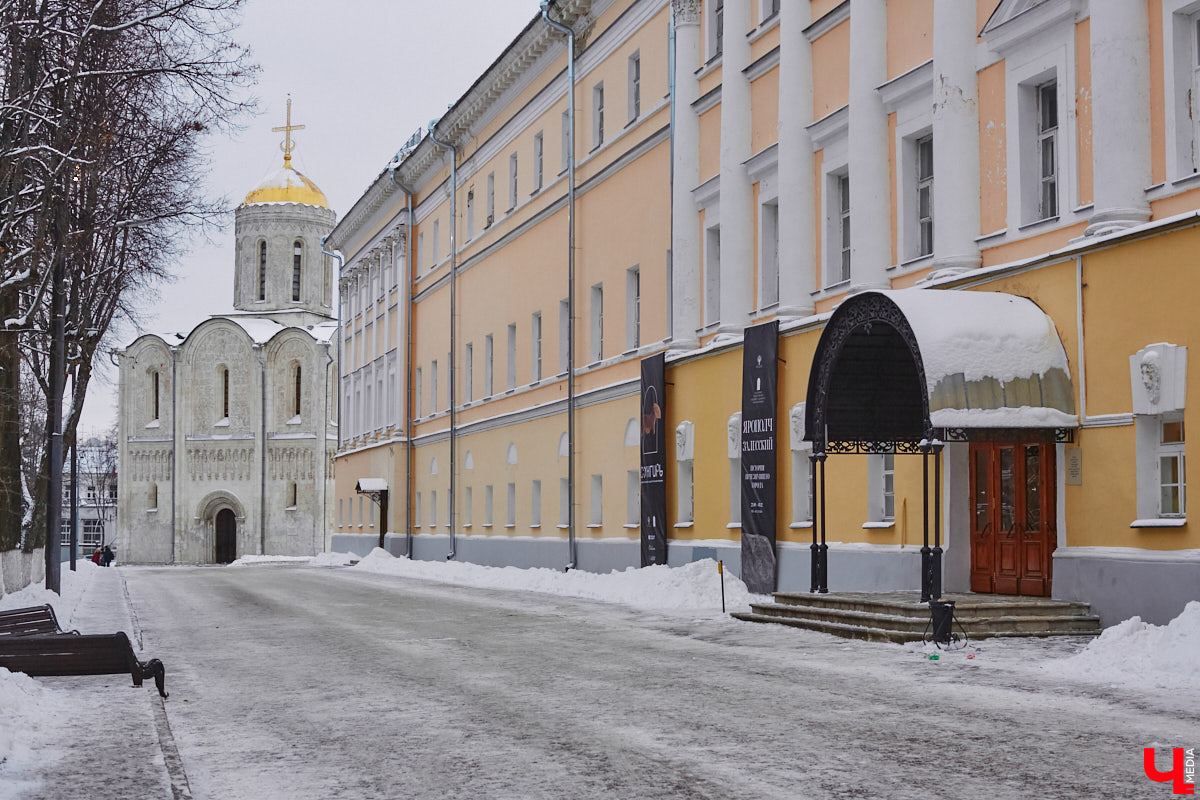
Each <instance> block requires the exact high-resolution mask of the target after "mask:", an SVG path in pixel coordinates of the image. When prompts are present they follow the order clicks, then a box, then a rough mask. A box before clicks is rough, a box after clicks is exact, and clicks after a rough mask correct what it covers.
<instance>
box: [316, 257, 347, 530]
mask: <svg viewBox="0 0 1200 800" xmlns="http://www.w3.org/2000/svg"><path fill="white" fill-rule="evenodd" d="M328 239H329V236H328V234H326V235H325V236H322V237H321V255H325V256H329V257H330V258H336V259H337V262H338V284H337V285H338V299H337V375H335V376H334V379H333V392H334V396H333V399H334V404H335V406H336V407H337V429H338V432H337V449H338V450H341V449H342V369H343V368H344V367H345V365H344V364H343V363H342V267H344V266H345V265H346V260H345V259H344V258H342V254H341V253H335V252H332V251H329V250H326V249H325V242H326V241H328ZM331 299H332V298H331ZM328 395H329V392H328V387H326V397H328ZM328 402H329V401H328V400H326V403H328ZM328 419H329V413H328V408H326V414H325V420H328ZM325 420H322V422H321V424H322V425H323V426H324V425H327V424H328V423H327V422H326V421H325ZM326 480H328V476H326ZM334 485H335V486H336V485H337V484H334ZM322 491H324V490H322ZM351 499H352V500H353V498H351ZM351 513H353V509H351ZM339 516H340V512H339ZM338 524H341V519H338ZM321 538H322V541H324V540H325V538H326V537H324V536H322V537H321Z"/></svg>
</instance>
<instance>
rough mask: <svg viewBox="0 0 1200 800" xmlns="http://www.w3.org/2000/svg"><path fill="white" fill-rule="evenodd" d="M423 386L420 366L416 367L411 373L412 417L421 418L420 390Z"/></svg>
mask: <svg viewBox="0 0 1200 800" xmlns="http://www.w3.org/2000/svg"><path fill="white" fill-rule="evenodd" d="M422 390H423V386H422V384H421V368H420V367H417V369H416V372H414V373H413V417H415V418H417V419H420V418H421V392H422Z"/></svg>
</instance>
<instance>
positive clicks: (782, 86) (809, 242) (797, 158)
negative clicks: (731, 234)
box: [779, 3, 817, 317]
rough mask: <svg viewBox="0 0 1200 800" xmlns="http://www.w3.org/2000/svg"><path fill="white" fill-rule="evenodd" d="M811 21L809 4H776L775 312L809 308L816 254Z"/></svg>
mask: <svg viewBox="0 0 1200 800" xmlns="http://www.w3.org/2000/svg"><path fill="white" fill-rule="evenodd" d="M811 21H812V9H811V8H810V7H809V4H808V3H781V4H780V7H779V220H780V223H781V224H780V225H779V316H781V317H804V316H808V315H809V314H811V313H812V312H813V302H812V292H813V290H814V289H816V288H817V252H816V246H815V241H814V239H815V237H814V233H813V229H812V221H813V220H815V219H816V216H817V210H816V196H815V193H814V192H813V149H812V136H810V135H809V133H808V125H809V124H810V123H811V122H812V121H813V118H812V117H813V86H812V45H811V44H809V41H808V37H806V36H805V35H804V29H805V28H807V27H808V24H809V22H811Z"/></svg>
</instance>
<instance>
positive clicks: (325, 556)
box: [309, 553, 358, 567]
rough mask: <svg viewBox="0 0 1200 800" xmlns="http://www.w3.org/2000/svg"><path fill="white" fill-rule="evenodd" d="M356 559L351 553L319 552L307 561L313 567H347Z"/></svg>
mask: <svg viewBox="0 0 1200 800" xmlns="http://www.w3.org/2000/svg"><path fill="white" fill-rule="evenodd" d="M357 560H358V556H356V555H354V554H353V553H320V554H319V555H318V556H317V557H316V558H314V559H313V560H312V561H311V562H309V563H310V566H314V567H348V566H350V565H351V564H353V563H354V562H355V561H357Z"/></svg>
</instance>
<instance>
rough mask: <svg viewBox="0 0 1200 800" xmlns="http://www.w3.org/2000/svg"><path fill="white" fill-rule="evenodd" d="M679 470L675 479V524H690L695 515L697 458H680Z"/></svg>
mask: <svg viewBox="0 0 1200 800" xmlns="http://www.w3.org/2000/svg"><path fill="white" fill-rule="evenodd" d="M677 464H678V471H677V472H676V479H675V524H676V525H677V526H678V525H689V524H691V523H692V520H693V515H694V514H695V510H694V509H695V503H694V499H693V489H692V483H693V475H694V473H693V471H692V469H693V466H694V464H695V460H694V459H691V458H688V459H680V460H679V461H678V462H677Z"/></svg>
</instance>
